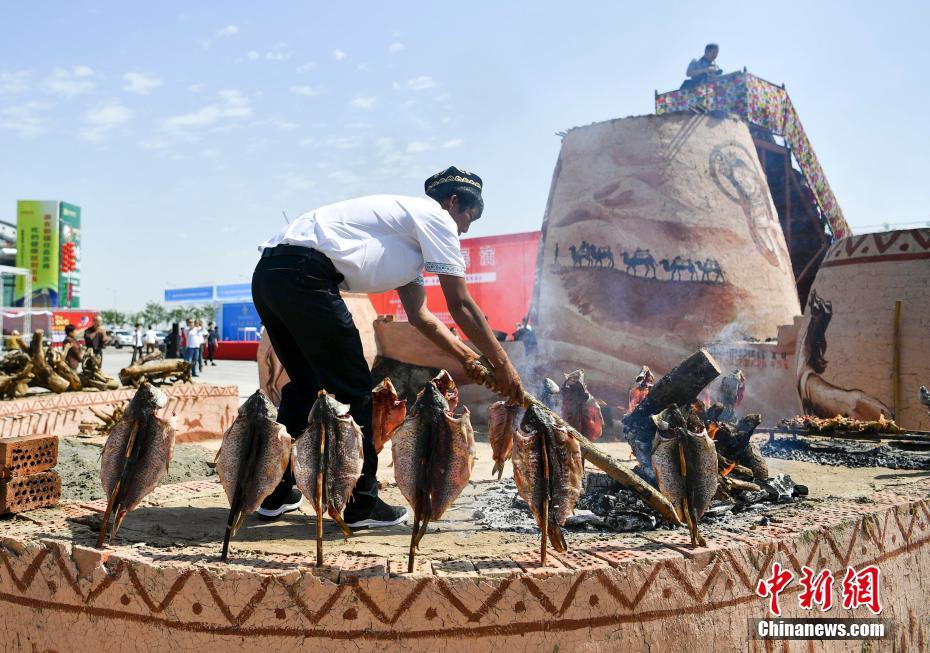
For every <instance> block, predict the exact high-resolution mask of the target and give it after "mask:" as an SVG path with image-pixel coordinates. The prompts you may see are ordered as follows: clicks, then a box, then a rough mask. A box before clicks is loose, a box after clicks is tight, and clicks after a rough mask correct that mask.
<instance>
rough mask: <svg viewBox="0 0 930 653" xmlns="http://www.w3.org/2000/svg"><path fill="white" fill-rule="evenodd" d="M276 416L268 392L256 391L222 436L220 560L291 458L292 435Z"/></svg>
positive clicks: (219, 455) (219, 463)
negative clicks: (224, 516) (224, 503)
mask: <svg viewBox="0 0 930 653" xmlns="http://www.w3.org/2000/svg"><path fill="white" fill-rule="evenodd" d="M277 416H278V411H277V410H276V409H275V407H274V406H273V405H272V403H271V400H270V399H268V397H267V395H265V393H264V392H262V391H261V390H256V391H255V393H253V394H252V396H251V397H249V398H248V399H247V400H246V402H245V403H244V404H242V406H241V407H240V408H239V415H238V416H237V417H236V420H235V421H234V422H233V423H232V425H230V427H229V428H228V429H227V430H226V433H225V434H224V435H223V444H222V446H221V447H220V450H219V451H218V452H217V454H216V473H217V475H218V476H219V477H220V483H221V484H222V485H223V490H225V491H226V497H227V498H228V499H229V519H228V521H227V523H226V534H225V536H224V538H223V553H222V556H221V559H222V560H226V556H227V554H228V552H229V538H230V537H232V536H234V535H235V534H236V532H237V531H238V530H239V527H240V526H241V525H242V522H243V521H245V518H246V516H247V515H249V514H251V513H253V512H255V511H256V510H257V509H258V507H259V506H260V505H261V504H262V501H264V500H265V497H267V496H268V495H269V494H271V493H272V491H274V489H275V488H276V487H277V485H278V483H280V482H281V477H282V476H283V475H284V472H285V471H286V470H287V465H288V463H289V462H290V460H291V436H290V435H288V434H287V430H286V429H285V428H284V426H283V425H282V424H278V423H277V422H276V421H275V419H277Z"/></svg>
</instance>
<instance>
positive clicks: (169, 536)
mask: <svg viewBox="0 0 930 653" xmlns="http://www.w3.org/2000/svg"><path fill="white" fill-rule="evenodd" d="M128 361H129V354H128V352H126V351H125V350H124V351H122V352H116V351H113V350H109V351H108V352H107V356H106V360H105V368H106V369H109V370H110V371H111V373H112V372H113V371H115V369H119V367H122V366H124V365H126V364H127V363H128ZM256 378H257V370H256V365H255V364H254V363H249V362H238V361H220V362H218V363H217V367H215V368H213V367H209V368H206V369H205V372H204V374H203V376H202V377H201V380H202V381H204V382H209V383H219V384H236V385H238V386H239V388H240V397H241V398H242V399H243V400H244V399H245V398H246V397H247V396H248V395H249V394H251V392H253V391H254V389H255V387H256V383H255V379H256ZM478 437H479V439H484V438H483V436H482V435H481V434H479V436H478ZM219 444H220V443H219V441H207V442H202V443H198V444H179V445H177V447H176V449H175V457H174V461H173V462H172V465H171V472H170V475H169V477H168V478H167V479H166V480H165V483H174V482H178V481H183V480H191V479H201V478H203V479H215V478H216V477H215V473H214V471H213V469H212V466H211V465H210V463H212V461H213V458H214V456H215V452H216V449H217V448H218V446H219ZM601 446H602V447H603V449H605V450H606V451H607V452H608V453H610V454H612V455H613V456H615V457H616V458H618V459H620V460H624V461H628V460H630V449H629V447H628V446H627V445H626V444H623V443H603V444H602V445H601ZM477 448H478V457H477V461H476V464H475V469H474V471H473V473H472V482H471V483H470V484H469V486H468V487H467V488H466V489H465V490H464V491H463V493H462V495H461V496H460V497H459V499H458V500H457V501H456V502H455V503H454V504H453V506H452V507H451V508H450V510H449V511H448V512H447V513H446V514H445V515H444V516H443V518H442V519H441V520H438V521H436V522H434V523H433V524H431V525H430V528H429V531H428V533H427V535H426V536H425V537H424V538H423V540H422V542H421V544H420V553H419V555H420V556H421V557H422V558H423V559H429V560H433V561H440V560H449V559H461V558H474V559H479V558H488V557H496V556H501V555H504V554H511V553H518V552H522V551H525V550H526V549H527V548H528V547H532V546H534V545H535V544H536V543H537V542H538V535H537V533H536V532H535V529H533V528H532V523H531V522H529V521H528V518H529V516H528V514H527V515H526V519H523V520H522V521H519V523H517V524H515V525H516V526H518V527H519V526H520V525H523V526H526V525H529V526H530V528H524V530H525V531H526V532H514V531H510V530H508V531H504V530H498V529H490V528H487V527H485V526H482V525H481V516H482V511H484V510H486V509H487V506H488V502H489V499H493V500H494V501H496V502H497V503H498V504H499V505H509V501H510V497H511V496H512V494H513V493H514V491H513V490H512V489H508V488H512V485H508V486H507V488H505V487H502V484H501V483H499V482H498V481H496V480H491V468H492V465H493V461H492V459H491V452H490V446H489V445H488V444H487V443H486V441H485V442H479V443H478V445H477ZM99 452H100V444H99V441H94V442H90V441H87V440H81V439H79V438H66V439H65V440H64V441H63V442H62V447H61V456H60V459H59V466H58V468H57V469H58V471H59V473H60V474H61V475H62V477H63V479H64V486H65V497H66V498H68V499H71V500H88V499H96V498H100V496H101V492H100V481H99ZM767 460H768V464H769V470H770V474H771V475H773V476H774V475H776V474H781V473H785V474H790V475H791V477H792V478H793V479H794V480H795V482H797V483H802V484H804V485H807V486H808V488H809V491H810V494H809V497H808V500H807V501H806V502H805V503H808V504H809V503H810V502H818V501H823V500H825V499H828V498H829V497H843V498H857V497H864V496H867V495H869V494H871V493H873V492H874V491H876V490H880V489H883V488H888V487H892V488H905V487H906V486H907V485H908V484H909V483H910V482H912V481H913V480H915V479H918V478H923V477H925V476H927V475H928V474H930V472H927V471H898V470H891V469H887V468H858V469H849V468H843V467H830V466H821V465H817V464H813V463H806V462H798V461H790V460H779V459H773V458H769V459H767ZM628 464H629V465H630V466H631V467H632V462H630V463H628ZM393 471H394V470H393V467H392V466H391V453H390V447H388V448H386V449H385V450H384V451H383V452H382V453H381V456H380V458H379V474H378V476H379V480H380V481H381V482H382V486H383V489H382V497H383V498H384V499H385V500H386V501H388V502H389V503H393V504H401V505H402V504H404V500H403V497H402V496H401V495H400V492H399V491H398V490H397V488H396V486H395V485H394V475H393ZM511 476H512V471H511V468H510V466H509V465H508V466H507V469H506V471H505V476H504V478H505V479H507V478H510V477H511ZM153 499H154V501H151V502H150V503H149V504H148V505H143V506H142V507H140V508H138V509H137V510H135V511H134V512H133V513H132V514H130V515H129V516H128V517H127V518H126V519H125V521H124V523H123V526H122V529H121V530H120V532H119V534H118V537H117V542H119V543H120V544H123V545H130V546H134V547H137V548H138V549H139V550H140V551H145V550H154V551H155V552H158V553H160V554H166V553H168V554H169V555H172V556H173V557H174V556H180V557H182V558H189V559H191V560H196V559H202V558H204V557H206V558H211V557H214V556H217V555H218V554H219V551H220V546H221V544H222V538H223V532H224V528H225V524H226V519H227V516H228V502H227V500H226V496H225V495H224V494H223V492H222V489H221V488H220V486H219V485H217V486H216V491H215V492H212V493H210V492H207V493H206V494H201V495H199V496H196V497H194V498H190V499H184V498H162V499H159V498H158V497H157V496H153ZM797 508H798V505H797V504H789V505H786V506H777V507H773V508H772V509H771V511H770V513H769V514H775V513H777V512H778V511H791V510H796V509H797ZM758 518H759V515H758V514H756V515H747V516H746V519H758ZM314 520H315V516H314V515H313V511H312V508H310V506H309V504H307V503H305V504H304V507H303V508H302V509H301V510H300V511H298V512H295V513H291V514H288V515H285V516H283V517H282V518H281V519H279V520H277V521H274V522H267V521H262V520H260V519H258V518H256V517H254V516H253V517H250V518H249V519H248V521H247V522H246V524H245V525H244V526H243V528H242V529H241V530H240V532H239V534H238V535H237V537H236V538H235V539H234V541H233V542H234V543H233V545H232V549H231V552H232V553H231V557H232V558H233V559H234V560H235V559H237V558H238V559H239V560H240V561H242V562H250V563H253V564H254V563H255V562H256V561H257V560H258V559H259V558H260V557H261V556H260V555H257V554H263V553H277V554H291V555H299V556H305V555H306V556H310V555H312V554H313V550H314V545H313V540H312V538H313V536H314V530H315V527H314V523H315V521H314ZM98 526H99V516H92V517H89V518H87V520H86V522H85V523H84V524H83V525H81V524H74V528H73V533H72V536H73V538H74V539H75V540H76V541H78V542H81V543H85V544H91V543H92V541H93V539H94V534H95V531H96V529H97V527H98ZM646 534H647V535H648V533H646ZM324 537H325V541H326V543H325V550H326V553H327V555H331V554H335V553H339V552H352V553H357V554H376V555H379V556H387V557H389V558H391V559H402V558H403V556H405V555H406V553H407V550H408V546H409V542H410V527H409V526H407V525H400V526H397V527H394V528H388V529H380V530H377V531H364V530H363V531H359V532H357V533H356V534H355V535H354V536H353V537H352V538H350V539H349V540H348V541H344V540H343V537H342V534H341V532H340V531H339V529H338V528H337V527H336V526H335V524H334V523H333V522H332V521H331V520H329V519H328V518H327V519H326V520H325V530H324ZM609 537H615V534H612V533H609V532H570V533H569V535H568V539H569V543H570V546H571V545H572V543H573V542H574V543H575V544H577V543H578V542H579V541H586V542H591V541H595V540H599V539H606V538H609ZM631 537H634V536H631Z"/></svg>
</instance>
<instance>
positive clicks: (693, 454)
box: [678, 421, 717, 547]
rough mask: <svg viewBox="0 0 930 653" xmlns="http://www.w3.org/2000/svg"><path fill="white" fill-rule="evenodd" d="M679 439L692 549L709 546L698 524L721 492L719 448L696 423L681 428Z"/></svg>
mask: <svg viewBox="0 0 930 653" xmlns="http://www.w3.org/2000/svg"><path fill="white" fill-rule="evenodd" d="M692 429H694V430H692ZM678 437H679V440H680V441H681V445H682V446H681V453H682V456H683V460H684V462H683V463H682V471H683V472H684V475H685V488H686V489H687V498H688V503H687V510H686V511H687V513H688V515H687V516H688V526H689V527H690V528H691V546H692V547H693V546H695V545H700V546H706V545H707V543H706V542H705V541H704V538H703V537H701V534H700V532H699V531H698V521H700V519H701V517H703V516H704V512H705V511H706V510H707V508H708V507H710V502H711V501H712V500H713V498H714V495H715V494H716V493H717V449H716V447H715V446H714V441H713V440H711V439H710V436H709V435H707V431H706V430H705V429H704V427H703V425H701V424H699V423H693V421H689V423H688V426H687V427H686V428H684V429H679V435H678Z"/></svg>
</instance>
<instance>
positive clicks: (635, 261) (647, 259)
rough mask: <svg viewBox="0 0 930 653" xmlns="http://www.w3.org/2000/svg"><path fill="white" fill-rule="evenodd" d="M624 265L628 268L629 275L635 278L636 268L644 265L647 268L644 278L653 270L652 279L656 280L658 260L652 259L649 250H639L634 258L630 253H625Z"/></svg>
mask: <svg viewBox="0 0 930 653" xmlns="http://www.w3.org/2000/svg"><path fill="white" fill-rule="evenodd" d="M623 264H624V265H625V266H626V272H627V274H632V275H633V276H634V277H635V276H636V268H638V267H639V266H640V265H642V266H643V267H644V268H645V271H644V274H643V277H644V278H646V277H648V276H649V271H650V270H652V278H653V279H655V278H656V260H655V259H654V258H652V254H650V253H649V250H648V249H637V250H636V253H635V254H633V256H630V253H629V252H623Z"/></svg>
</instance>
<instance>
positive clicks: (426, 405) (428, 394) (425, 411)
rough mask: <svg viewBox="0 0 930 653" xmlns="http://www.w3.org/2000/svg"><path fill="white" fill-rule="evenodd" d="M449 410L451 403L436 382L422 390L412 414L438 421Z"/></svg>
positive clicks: (431, 382) (428, 384)
mask: <svg viewBox="0 0 930 653" xmlns="http://www.w3.org/2000/svg"><path fill="white" fill-rule="evenodd" d="M448 410H449V402H448V401H447V400H446V396H445V394H444V393H443V391H442V390H441V389H440V388H439V387H437V386H436V383H435V381H430V382H429V383H427V384H426V385H424V386H423V387H422V388H421V389H420V392H419V394H418V395H417V400H416V401H415V402H414V404H413V407H412V408H411V409H410V414H411V415H422V416H424V417H425V418H426V419H430V420H438V419H440V418H441V417H442V414H443V413H445V412H446V411H448Z"/></svg>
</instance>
